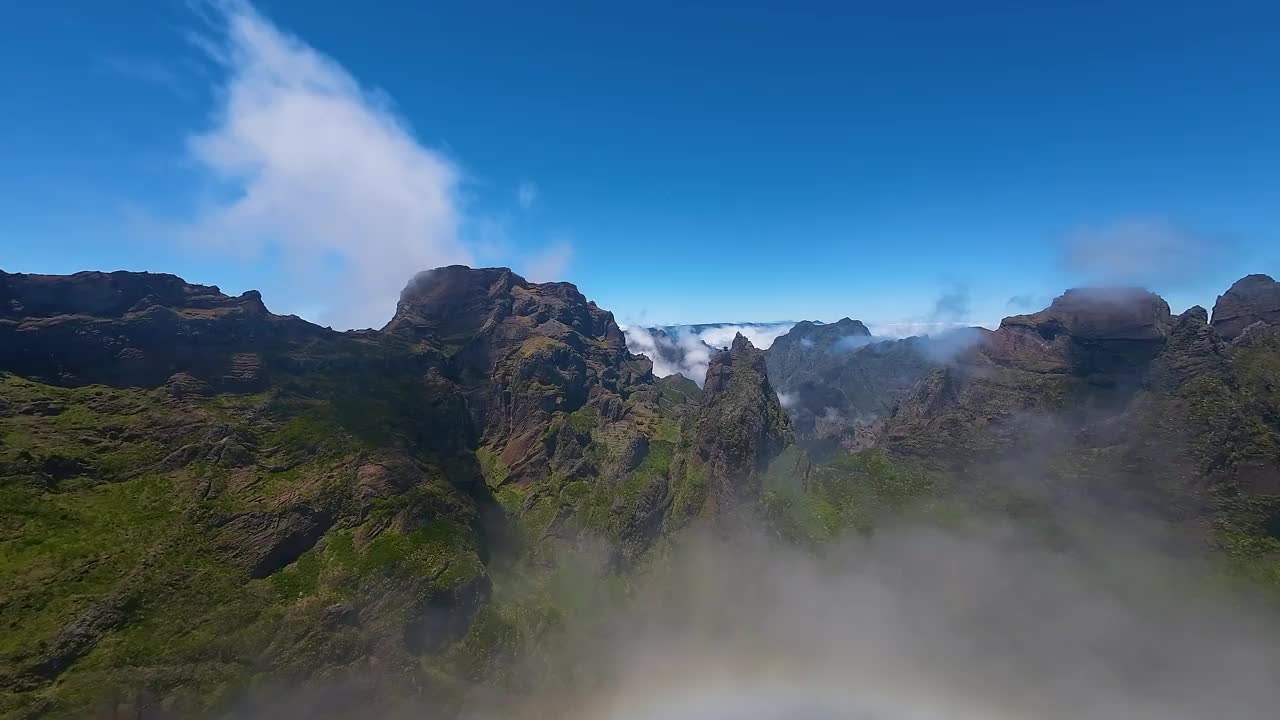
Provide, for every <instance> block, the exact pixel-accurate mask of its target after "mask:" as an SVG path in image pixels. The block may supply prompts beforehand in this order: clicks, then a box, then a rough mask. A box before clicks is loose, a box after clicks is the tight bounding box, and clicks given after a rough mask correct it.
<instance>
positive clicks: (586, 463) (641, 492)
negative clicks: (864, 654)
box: [0, 266, 1280, 718]
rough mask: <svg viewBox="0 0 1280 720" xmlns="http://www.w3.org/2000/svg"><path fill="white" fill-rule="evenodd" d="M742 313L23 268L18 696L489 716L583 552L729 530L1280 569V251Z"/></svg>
mask: <svg viewBox="0 0 1280 720" xmlns="http://www.w3.org/2000/svg"><path fill="white" fill-rule="evenodd" d="M716 329H719V328H717V327H715V326H699V329H697V330H692V331H689V330H683V331H680V330H676V329H673V328H657V329H649V330H645V331H644V332H643V333H642V334H637V333H634V332H632V331H631V329H629V330H628V333H627V334H624V332H623V330H622V328H620V327H619V325H618V324H617V323H616V322H615V319H614V317H613V315H612V314H611V313H610V312H608V311H607V310H605V309H602V308H600V307H598V306H596V305H595V304H594V303H593V302H591V301H589V300H588V299H587V298H585V297H584V296H583V295H582V294H581V293H580V292H579V291H578V290H577V288H575V287H574V286H573V285H571V284H568V283H555V282H551V283H532V282H528V281H526V280H525V279H524V278H522V277H520V276H519V275H517V274H515V273H513V272H512V271H511V270H508V269H505V268H486V269H472V268H468V267H463V266H450V267H444V268H438V269H434V270H429V271H426V272H423V273H420V274H418V275H417V276H415V277H414V278H413V279H412V281H411V282H410V283H409V284H408V286H407V287H406V288H405V289H404V291H403V292H402V293H401V295H400V300H399V303H398V304H397V307H396V312H395V315H394V317H393V319H392V320H391V321H390V322H389V323H387V325H386V326H384V327H383V328H381V329H379V330H360V331H348V332H336V331H333V330H329V329H326V328H321V327H318V326H315V325H312V324H310V323H308V322H306V321H304V320H302V319H300V318H297V317H294V316H280V315H275V314H272V313H271V312H270V311H268V309H267V307H266V306H265V305H264V303H263V300H262V298H261V297H260V296H259V294H258V293H256V292H247V293H244V294H242V295H240V296H236V297H232V296H228V295H226V294H224V293H222V292H221V291H220V290H219V289H218V288H217V287H212V286H202V285H193V284H189V283H187V282H185V281H183V280H182V279H180V278H178V277H175V276H172V275H163V274H148V273H131V272H114V273H101V272H82V273H77V274H75V275H68V276H53V275H25V274H9V273H4V272H0V494H2V496H3V507H5V509H6V510H5V513H4V514H3V517H2V519H0V583H2V584H0V628H3V633H0V713H3V714H4V715H5V716H6V717H21V718H38V717H39V718H44V717H48V718H61V717H84V716H86V715H89V714H95V715H96V716H97V717H110V718H115V717H120V718H123V717H148V718H151V717H157V718H158V717H193V716H222V715H224V714H226V713H232V714H237V713H238V714H239V715H238V716H252V714H253V712H257V711H259V710H260V709H261V708H264V707H269V705H263V704H262V702H261V698H262V694H263V693H264V692H271V691H273V690H275V689H278V688H285V687H287V688H305V687H336V686H341V687H342V688H343V692H342V693H341V695H340V696H335V697H328V696H325V697H326V699H325V700H324V702H320V703H318V704H317V705H316V706H315V707H314V708H312V710H310V711H308V716H333V717H339V716H345V715H346V714H350V713H353V712H362V713H369V712H375V711H377V712H386V713H387V714H388V716H391V715H390V714H391V713H392V712H394V711H395V710H396V709H397V708H400V709H403V708H406V707H418V705H417V704H416V703H421V702H422V701H423V699H424V698H428V699H430V701H431V703H432V708H433V711H436V712H440V713H442V714H445V715H450V714H457V713H460V712H463V710H465V708H466V707H468V703H469V702H472V701H473V698H474V696H475V688H477V687H484V688H489V689H491V690H494V691H495V692H496V691H497V690H498V689H501V690H502V691H503V692H512V693H517V694H518V693H519V692H520V691H522V689H524V690H527V689H528V687H529V686H532V685H538V684H539V683H543V684H545V683H548V682H550V680H548V679H547V677H546V676H544V675H538V674H530V673H527V672H524V671H519V672H518V671H517V669H520V668H524V667H525V666H524V665H521V663H520V661H521V660H523V659H526V658H527V657H528V656H529V655H530V653H533V654H534V655H535V656H536V654H537V653H538V652H539V648H545V647H548V646H549V645H550V644H553V643H554V642H555V638H556V637H557V633H558V632H560V630H559V629H560V628H562V627H563V626H564V625H565V623H566V618H569V617H572V616H573V614H574V613H575V612H578V611H576V610H575V609H574V608H575V605H574V602H576V601H575V600H574V599H573V598H568V599H566V598H565V597H563V596H560V595H557V592H556V588H557V587H558V585H557V583H559V582H561V580H562V579H563V577H564V573H566V572H569V571H570V570H573V568H575V567H576V566H575V565H574V564H573V563H572V562H571V561H570V560H569V559H570V558H581V557H588V558H590V559H591V560H590V562H588V563H587V564H586V569H585V570H581V572H586V573H588V574H590V575H592V576H593V577H599V578H605V579H607V580H608V581H609V582H616V583H620V584H622V585H624V586H627V587H632V586H634V585H635V584H637V583H639V582H641V581H640V580H639V579H638V578H642V577H644V575H643V573H644V572H645V571H646V569H651V568H652V567H654V566H655V565H661V564H662V563H663V562H664V558H668V557H670V556H671V553H673V552H675V551H676V549H678V548H679V547H680V546H681V544H682V543H684V542H685V540H684V538H687V537H688V536H689V534H690V533H694V532H702V531H707V532H711V533H713V534H716V535H720V536H733V535H734V534H735V533H736V532H739V531H740V530H741V529H743V528H759V529H763V531H764V532H765V533H766V534H767V535H768V536H769V537H771V538H774V539H775V540H776V541H778V542H783V543H787V544H789V545H795V546H798V547H801V548H805V549H806V551H808V552H814V553H821V552H822V548H824V547H831V546H832V545H833V543H836V542H837V541H839V540H840V539H841V538H843V537H849V536H870V535H874V534H875V533H877V532H878V531H879V529H880V528H882V527H885V526H887V525H890V524H893V523H895V522H899V521H900V520H901V519H902V518H904V517H910V518H912V519H913V520H912V521H913V522H922V523H927V524H939V525H947V526H955V525H956V524H962V525H963V524H965V523H972V522H978V521H984V520H982V519H985V518H991V517H999V518H1020V519H1027V518H1029V519H1031V520H1032V521H1034V523H1035V524H1036V527H1037V528H1039V530H1040V531H1041V532H1043V533H1044V535H1045V536H1046V537H1048V538H1051V539H1052V538H1063V537H1067V536H1068V535H1070V534H1071V532H1073V530H1072V528H1071V527H1068V524H1067V523H1064V522H1062V521H1061V517H1062V514H1061V513H1060V511H1061V510H1062V509H1063V508H1072V509H1080V508H1086V509H1092V508H1102V509H1105V511H1106V512H1107V513H1111V512H1122V513H1126V514H1131V515H1132V516H1135V517H1137V516H1140V517H1143V518H1148V519H1150V520H1152V521H1158V522H1159V523H1161V524H1162V526H1167V527H1168V528H1169V529H1170V536H1171V537H1172V538H1174V539H1175V540H1176V542H1177V543H1178V544H1179V546H1180V547H1183V546H1185V547H1189V548H1195V549H1196V551H1197V552H1198V553H1199V552H1202V553H1204V554H1205V555H1206V556H1207V557H1209V558H1211V559H1212V562H1213V563H1214V564H1215V567H1221V569H1222V572H1223V573H1224V574H1225V575H1227V576H1230V577H1231V578H1234V579H1237V580H1238V581H1239V582H1243V583H1248V584H1249V585H1250V587H1258V588H1262V589H1263V590H1262V592H1270V590H1267V588H1271V589H1280V284H1278V283H1276V282H1275V281H1274V280H1273V279H1272V278H1270V277H1268V276H1265V275H1250V276H1247V277H1245V278H1242V279H1241V280H1239V281H1238V282H1236V283H1235V284H1234V285H1232V286H1231V287H1230V288H1228V289H1226V290H1225V291H1224V293H1223V294H1222V295H1221V296H1220V297H1219V298H1218V300H1217V302H1216V304H1215V306H1214V308H1213V311H1212V314H1210V313H1209V312H1208V311H1206V310H1205V309H1203V308H1200V307H1194V308H1191V309H1189V310H1187V311H1185V312H1183V313H1181V314H1180V315H1173V314H1172V313H1171V311H1170V309H1169V307H1168V305H1167V303H1165V301H1164V300H1162V299H1161V298H1160V297H1158V296H1156V295H1154V294H1152V293H1150V292H1147V291H1145V290H1141V289H1136V288H1112V289H1079V290H1069V291H1067V292H1065V293H1064V294H1063V295H1061V296H1060V297H1058V298H1057V299H1055V300H1054V301H1053V302H1052V304H1051V305H1050V306H1049V307H1047V308H1045V309H1044V310H1041V311H1040V312H1037V313H1032V314H1028V315H1018V316H1013V317H1009V318H1005V319H1004V320H1003V321H1002V322H1001V324H1000V326H999V328H998V329H996V330H986V329H981V328H973V329H960V330H955V331H950V332H947V333H942V334H939V335H935V336H930V337H913V338H906V339H881V338H876V337H873V336H872V334H871V332H870V331H869V330H868V328H867V327H866V326H865V325H864V324H863V323H861V322H859V321H857V320H853V319H849V318H845V319H842V320H840V321H839V322H836V323H827V324H821V323H814V322H799V323H785V324H770V325H761V326H758V327H757V328H756V329H757V330H758V331H759V332H761V333H762V334H768V335H776V339H774V340H773V342H772V343H771V344H769V345H768V346H767V347H768V349H767V350H761V349H757V348H756V347H755V346H754V345H753V343H752V341H751V340H750V339H749V337H748V336H747V335H746V334H737V335H736V336H734V337H732V338H730V339H729V340H728V342H727V343H725V347H724V348H723V349H720V348H718V347H716V346H717V345H719V343H718V342H709V341H708V340H709V338H707V336H706V333H707V331H709V330H716ZM680 338H683V340H681V339H680ZM761 344H765V343H763V342H762V343H761ZM649 346H652V351H653V353H654V354H653V356H649V357H646V356H645V355H643V354H639V353H637V352H635V351H636V349H637V348H638V347H643V348H644V349H646V350H648V349H650V347H649ZM703 352H705V358H704V359H702V358H701V357H699V359H697V360H696V361H690V355H691V354H695V355H696V354H700V353H703ZM659 363H662V364H664V365H665V367H666V368H671V367H696V368H697V369H699V370H703V375H702V377H688V376H685V375H682V374H680V373H663V376H662V377H658V376H657V375H656V374H655V371H654V370H655V366H656V365H657V364H659ZM699 381H700V382H699ZM1090 512H1091V511H1090ZM1102 512H1103V511H1102V510H1099V511H1098V513H1099V514H1097V515H1093V516H1092V517H1102V514H1101V513H1102ZM1072 517H1073V518H1075V517H1079V515H1072ZM1084 517H1091V515H1090V514H1089V512H1085V513H1084ZM1108 517H1109V516H1108ZM588 550H590V552H587V551H588ZM611 597H612V596H611ZM544 664H545V663H544ZM539 672H545V673H554V672H555V670H542V671H539ZM566 672H569V671H566ZM573 672H578V670H574V671H573ZM566 677H570V676H566ZM571 677H577V676H576V675H572V676H571ZM563 681H564V682H566V683H569V684H572V682H571V681H570V680H563ZM261 712H263V713H267V712H268V711H267V710H261Z"/></svg>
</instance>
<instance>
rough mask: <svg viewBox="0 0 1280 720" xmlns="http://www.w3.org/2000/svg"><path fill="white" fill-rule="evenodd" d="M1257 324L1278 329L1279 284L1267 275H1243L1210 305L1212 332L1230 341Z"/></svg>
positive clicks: (1279, 317) (1279, 314) (1279, 311)
mask: <svg viewBox="0 0 1280 720" xmlns="http://www.w3.org/2000/svg"><path fill="white" fill-rule="evenodd" d="M1256 322H1264V323H1266V324H1268V325H1280V283H1277V282H1276V281H1275V280H1273V279H1272V278H1271V276H1270V275H1261V274H1257V275H1246V276H1245V277H1243V278H1240V279H1239V280H1237V281H1236V282H1235V284H1233V285H1232V286H1231V287H1230V288H1229V289H1228V290H1227V291H1226V292H1225V293H1223V294H1222V295H1219V296H1218V301H1217V302H1215V303H1214V304H1213V322H1212V324H1213V328H1214V329H1215V330H1217V331H1218V334H1219V335H1221V336H1222V337H1224V338H1226V339H1228V340H1230V339H1233V338H1235V337H1237V336H1238V335H1240V334H1241V333H1242V332H1244V329H1245V328H1247V327H1249V326H1250V325H1252V324H1254V323H1256Z"/></svg>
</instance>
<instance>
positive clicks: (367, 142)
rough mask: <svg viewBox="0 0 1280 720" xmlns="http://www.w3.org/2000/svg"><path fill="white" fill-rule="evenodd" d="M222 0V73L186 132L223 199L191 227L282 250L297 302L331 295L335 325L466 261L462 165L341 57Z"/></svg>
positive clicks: (232, 242) (368, 321) (384, 312)
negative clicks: (191, 132) (204, 119)
mask: <svg viewBox="0 0 1280 720" xmlns="http://www.w3.org/2000/svg"><path fill="white" fill-rule="evenodd" d="M217 7H218V9H219V10H220V13H221V16H220V18H219V24H220V25H221V30H222V32H221V34H220V36H219V37H218V38H217V39H216V40H215V41H214V42H213V44H212V45H211V46H210V47H209V48H208V49H209V50H210V53H211V56H212V57H213V58H214V59H215V60H217V61H218V62H219V63H220V64H221V65H222V66H223V68H224V70H225V72H226V80H225V85H224V86H223V87H222V88H220V89H221V93H220V95H219V97H220V99H219V101H218V104H217V107H216V109H215V112H214V114H213V118H212V126H211V127H209V128H208V129H207V130H206V131H205V132H202V133H200V134H197V135H195V136H193V137H191V138H190V139H189V146H190V150H191V154H192V157H193V158H194V160H195V162H196V163H197V165H198V167H199V168H201V169H202V170H203V171H205V172H207V173H208V175H209V177H210V179H211V180H212V181H213V182H215V183H216V184H217V185H218V187H219V189H220V190H221V193H220V195H221V196H222V199H220V200H219V201H215V202H212V203H210V204H209V205H208V206H206V207H204V208H203V210H202V211H201V212H200V214H199V215H198V217H197V218H196V219H195V221H194V222H193V223H192V224H191V226H190V227H189V228H188V234H189V235H190V236H192V237H194V238H196V239H197V240H199V241H201V242H203V243H207V244H210V245H213V246H215V247H218V248H220V249H222V250H225V251H231V252H236V253H240V254H244V255H248V256H256V255H261V254H265V253H271V254H276V253H278V254H279V255H280V256H281V257H283V258H284V259H285V260H286V262H287V263H288V268H289V269H290V270H291V271H293V272H295V273H297V274H298V280H299V287H298V293H299V296H298V297H295V298H294V302H295V304H296V305H298V306H316V305H319V306H321V307H325V310H324V311H323V313H322V315H321V317H319V318H316V319H319V320H321V321H323V322H327V323H331V324H333V325H335V326H338V327H366V326H378V325H381V324H382V323H383V322H385V321H386V320H387V319H388V318H389V317H390V315H391V313H392V312H393V311H394V308H395V302H396V299H397V297H398V295H399V291H400V289H401V288H402V287H403V286H404V284H405V282H406V281H407V280H408V279H409V277H410V276H412V275H413V274H414V273H415V272H417V271H419V270H422V269H425V268H430V267H435V266H439V265H447V264H451V263H468V262H469V261H470V260H471V254H470V253H469V252H468V250H467V248H466V247H465V246H464V245H463V243H462V242H461V241H460V240H459V238H458V232H457V228H458V225H459V221H460V220H459V209H458V200H457V189H458V183H459V180H460V171H459V170H458V168H457V167H456V166H455V165H454V164H453V163H452V162H451V161H450V160H449V159H448V158H447V157H445V156H444V155H442V154H441V153H439V152H437V151H435V150H431V149H429V148H427V147H424V146H423V145H422V144H420V143H419V142H418V141H417V140H416V139H415V138H414V136H413V134H412V133H411V131H410V130H409V128H408V127H407V126H406V125H405V123H404V122H403V121H402V120H401V119H400V118H399V117H398V116H397V115H396V114H395V112H393V111H392V109H391V108H390V107H389V105H388V102H387V100H386V99H385V98H383V97H381V96H379V95H378V94H377V93H376V92H374V91H372V90H370V89H369V88H366V87H363V86H362V85H361V84H360V83H359V82H358V81H357V80H356V79H355V78H354V77H352V76H351V74H350V73H348V72H347V71H346V70H345V69H344V68H343V67H342V66H340V65H339V64H338V63H337V62H335V61H334V60H332V59H331V58H328V57H326V56H324V55H323V54H321V53H319V52H317V51H316V50H315V49H313V48H311V47H309V46H308V45H306V44H305V43H303V42H302V41H301V40H299V39H298V38H296V37H293V36H291V35H289V34H287V33H285V32H282V31H281V30H280V29H278V28H277V27H275V26H274V25H272V24H271V23H270V22H269V21H268V20H266V19H265V18H264V17H262V16H261V15H259V14H258V13H257V12H256V11H255V10H254V9H253V8H252V7H251V6H250V5H248V4H246V3H235V2H231V3H225V4H219V5H218V6H217ZM316 273H322V274H323V275H324V280H323V281H316V280H315V279H314V277H312V276H313V274H316Z"/></svg>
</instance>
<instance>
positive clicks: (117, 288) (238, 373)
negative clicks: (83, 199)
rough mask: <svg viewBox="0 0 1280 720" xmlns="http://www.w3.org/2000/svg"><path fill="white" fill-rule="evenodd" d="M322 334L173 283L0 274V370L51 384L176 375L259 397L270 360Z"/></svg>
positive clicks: (133, 277)
mask: <svg viewBox="0 0 1280 720" xmlns="http://www.w3.org/2000/svg"><path fill="white" fill-rule="evenodd" d="M329 334H330V333H328V331H325V330H323V329H322V328H318V327H315V326H313V325H310V324H309V323H306V322H304V321H302V320H299V319H298V318H294V317H280V316H277V315H272V314H271V313H269V312H267V308H266V306H264V305H263V304H262V299H261V297H260V296H259V295H258V293H257V292H252V291H251V292H247V293H245V294H243V295H241V296H240V297H234V298H233V297H228V296H226V295H224V294H222V293H221V292H220V291H219V290H218V288H216V287H209V286H204V285H189V284H187V283H185V282H183V281H182V280H181V279H180V278H177V277H174V276H173V275H153V274H149V273H127V272H115V273H100V272H82V273H77V274H75V275H70V276H55V275H20V274H19V275H14V274H7V273H3V272H0V367H3V368H4V369H6V370H9V371H11V372H15V373H18V374H22V375H24V376H27V377H32V378H39V379H42V380H46V381H48V382H52V383H56V384H60V385H87V384H90V383H101V384H105V385H113V386H117V387H120V386H134V387H152V386H156V385H159V384H161V383H164V382H165V381H166V380H168V379H169V378H170V377H172V376H174V375H175V374H178V373H183V374H185V375H187V376H190V377H193V378H195V379H196V380H197V381H199V382H202V383H205V384H207V385H209V386H211V387H212V388H214V389H215V390H248V389H261V388H262V387H265V385H266V384H267V383H268V382H269V380H268V378H267V377H266V373H267V372H268V367H267V366H268V365H269V364H271V360H274V361H277V362H279V361H281V360H282V359H283V358H282V357H281V356H283V355H284V354H286V353H287V352H288V351H289V350H290V349H291V348H294V347H297V346H298V345H300V344H303V343H306V342H308V341H313V340H318V339H321V338H323V337H325V336H327V335H329Z"/></svg>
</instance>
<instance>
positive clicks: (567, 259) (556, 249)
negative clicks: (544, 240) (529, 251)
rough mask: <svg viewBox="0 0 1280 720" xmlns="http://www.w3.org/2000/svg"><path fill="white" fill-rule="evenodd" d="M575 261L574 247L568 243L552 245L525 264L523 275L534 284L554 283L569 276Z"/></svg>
mask: <svg viewBox="0 0 1280 720" xmlns="http://www.w3.org/2000/svg"><path fill="white" fill-rule="evenodd" d="M572 261H573V246H572V245H570V244H569V243H568V242H566V241H563V240H561V241H557V242H554V243H552V244H551V245H550V246H549V247H547V248H546V249H544V250H543V251H542V252H540V253H538V254H536V255H534V256H533V257H531V258H529V260H528V261H527V262H525V263H524V267H523V271H524V272H523V275H524V276H525V278H527V279H528V280H531V281H533V282H553V281H561V280H564V279H565V278H566V277H567V276H568V272H569V264H570V263H571V262H572Z"/></svg>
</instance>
